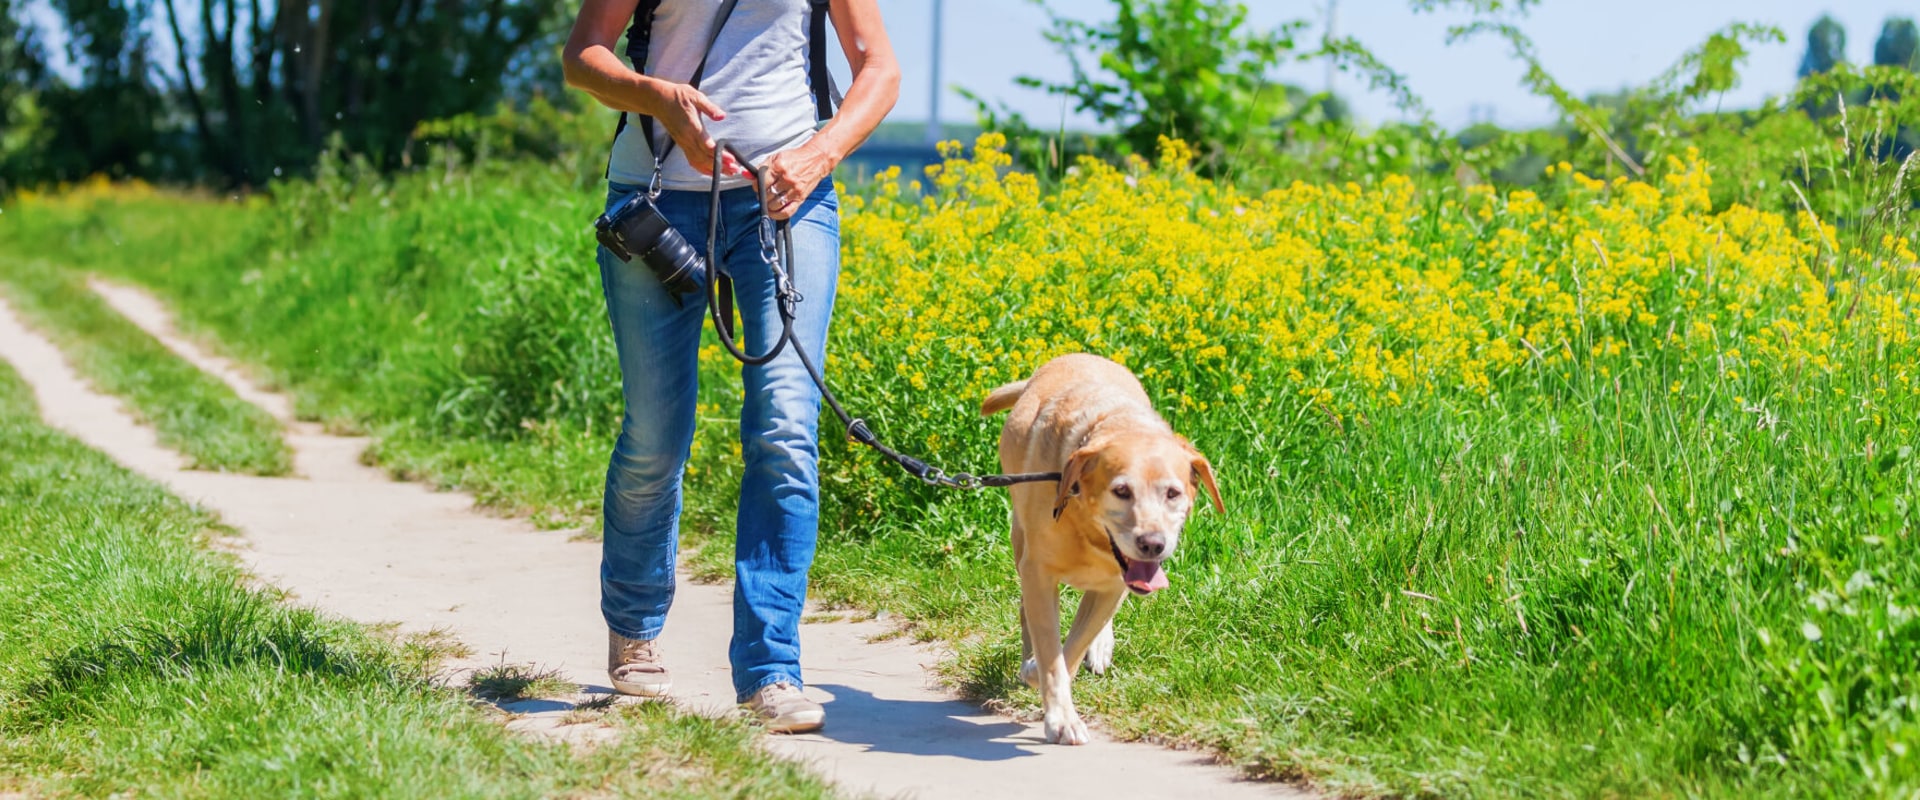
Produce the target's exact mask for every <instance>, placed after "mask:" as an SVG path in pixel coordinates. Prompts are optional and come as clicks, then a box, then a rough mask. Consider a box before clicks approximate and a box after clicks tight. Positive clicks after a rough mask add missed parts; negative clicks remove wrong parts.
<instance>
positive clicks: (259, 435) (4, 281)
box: [0, 250, 293, 475]
mask: <svg viewBox="0 0 1920 800" xmlns="http://www.w3.org/2000/svg"><path fill="white" fill-rule="evenodd" d="M26 252H34V251H32V250H27V251H26ZM0 293H4V295H5V296H6V297H7V298H8V299H9V300H11V301H12V303H13V305H14V307H15V308H16V309H17V310H18V311H19V312H20V313H21V314H23V315H25V317H26V318H27V320H28V322H29V323H30V324H32V325H33V326H34V327H35V328H37V329H39V330H40V331H42V332H44V333H46V334H47V335H48V336H49V337H50V338H52V339H53V340H54V342H55V343H56V344H57V345H58V346H59V347H60V349H61V350H62V351H63V352H65V353H66V355H67V358H68V359H69V360H71V361H72V362H73V364H74V366H75V368H77V369H78V370H79V371H80V373H81V374H82V375H84V376H85V377H86V378H87V379H88V380H90V381H92V382H93V384H94V386H95V387H96V388H98V389H100V390H101V391H104V392H107V393H110V394H114V395H118V396H119V397H121V398H122V399H124V400H125V401H126V403H127V407H128V408H129V410H131V411H132V412H133V413H134V415H135V416H136V417H138V418H139V419H141V420H142V421H145V422H146V423H147V424H149V425H151V426H153V428H154V430H155V431H157V432H158V433H159V436H160V442H161V443H162V444H164V445H166V446H167V447H169V448H172V449H173V450H175V451H178V452H180V453H183V454H185V455H186V456H187V459H188V461H189V463H190V465H191V466H192V467H193V468H195V469H208V470H218V471H222V472H245V473H250V474H255V475H284V474H286V473H287V472H288V471H289V470H291V469H292V466H293V454H292V451H291V450H289V449H288V448H287V444H286V442H285V441H284V440H282V439H281V436H280V424H279V423H278V422H276V421H274V419H273V417H271V416H269V415H268V414H267V413H266V412H265V411H262V410H260V409H259V408H256V407H255V406H253V404H251V403H248V402H246V401H244V400H241V399H240V398H239V397H238V396H236V395H235V394H234V393H233V390H232V389H231V388H229V387H228V386H227V385H226V384H224V383H221V382H220V380H219V379H217V378H214V377H213V376H211V375H208V374H206V373H204V372H202V371H201V370H200V369H199V368H197V367H195V366H193V365H192V364H189V363H187V362H186V361H185V360H184V359H181V358H180V357H179V356H177V355H175V354H174V353H173V351H171V350H168V349H167V348H166V346H165V345H162V344H160V343H159V342H158V341H155V340H154V339H153V337H151V336H148V335H147V333H146V332H145V331H143V330H140V328H139V327H137V326H135V325H134V324H133V323H131V322H128V321H127V320H126V318H124V317H122V316H120V313H119V312H117V311H115V310H114V309H113V308H112V307H111V306H109V305H107V303H106V301H104V300H102V299H101V298H100V297H99V296H98V295H96V294H94V292H93V290H92V289H90V288H88V287H87V284H86V277H85V275H84V274H83V273H80V272H78V271H75V270H71V269H65V268H62V267H60V266H57V265H55V264H54V263H52V262H51V261H48V260H46V259H43V258H36V257H27V256H22V255H19V254H17V253H16V252H15V251H11V250H10V251H8V252H6V253H0Z"/></svg>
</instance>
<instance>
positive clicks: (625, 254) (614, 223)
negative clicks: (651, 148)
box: [593, 191, 706, 294]
mask: <svg viewBox="0 0 1920 800" xmlns="http://www.w3.org/2000/svg"><path fill="white" fill-rule="evenodd" d="M652 195H653V193H652V192H650V191H646V192H635V193H634V195H633V196H632V197H630V198H627V200H626V202H623V203H621V204H620V205H618V206H615V207H614V208H613V209H612V210H611V211H608V212H607V213H605V214H601V215H600V218H599V219H596V220H594V221H593V230H594V238H597V239H599V240H600V243H601V244H603V245H606V248H607V249H608V250H610V251H612V252H613V254H614V255H616V256H619V257H620V260H622V261H627V262H631V261H633V260H634V258H635V257H636V256H637V257H638V258H639V259H640V262H641V263H643V264H646V265H647V268H648V269H650V270H653V274H654V276H655V277H658V278H659V279H660V284H661V285H662V286H665V287H667V291H669V292H672V293H674V294H693V293H695V292H698V291H700V283H699V281H698V280H697V279H696V276H697V275H699V274H700V273H701V272H702V271H704V270H705V269H706V259H703V258H701V257H700V254H699V253H697V252H694V249H693V245H691V244H688V243H687V240H686V237H683V236H681V235H680V232H679V231H676V230H674V229H673V226H672V225H671V224H668V222H667V218H666V217H665V216H663V215H661V213H660V209H659V208H657V207H655V206H654V204H653V196H652Z"/></svg>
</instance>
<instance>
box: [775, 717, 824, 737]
mask: <svg viewBox="0 0 1920 800" xmlns="http://www.w3.org/2000/svg"><path fill="white" fill-rule="evenodd" d="M765 724H766V726H767V730H768V731H769V732H771V733H812V732H814V731H817V730H820V729H821V728H824V727H827V715H826V714H825V713H824V712H823V713H820V714H808V715H805V716H802V717H800V718H798V719H788V720H774V721H769V722H767V723H765Z"/></svg>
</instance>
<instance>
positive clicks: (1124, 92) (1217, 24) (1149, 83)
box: [989, 0, 1331, 172]
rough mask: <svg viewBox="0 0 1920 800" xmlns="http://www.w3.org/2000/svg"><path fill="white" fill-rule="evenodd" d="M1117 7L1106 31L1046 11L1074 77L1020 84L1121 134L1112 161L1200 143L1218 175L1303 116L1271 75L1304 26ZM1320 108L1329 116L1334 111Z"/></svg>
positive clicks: (1189, 9)
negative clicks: (1162, 143) (1060, 99)
mask: <svg viewBox="0 0 1920 800" xmlns="http://www.w3.org/2000/svg"><path fill="white" fill-rule="evenodd" d="M1036 2H1040V3H1042V5H1043V6H1044V0H1036ZM1114 2H1115V6H1116V7H1117V11H1118V16H1117V18H1116V19H1114V20H1113V21H1111V22H1102V23H1089V22H1084V21H1081V20H1076V19H1071V18H1067V17H1063V16H1061V15H1060V14H1059V13H1057V12H1055V11H1053V10H1052V9H1051V8H1048V13H1049V15H1051V17H1052V29H1051V30H1049V31H1048V32H1047V34H1046V36H1047V40H1048V41H1050V42H1052V43H1053V44H1054V45H1055V47H1057V48H1058V49H1059V50H1060V51H1061V52H1062V53H1064V54H1066V55H1067V57H1068V60H1069V63H1070V64H1071V65H1072V69H1073V77H1072V79H1071V80H1070V81H1068V82H1065V83H1049V82H1046V81H1043V80H1040V79H1038V78H1033V77H1021V78H1019V79H1018V81H1019V83H1020V85H1022V86H1027V87H1030V88H1037V89H1043V90H1045V91H1047V92H1048V93H1051V94H1057V95H1061V96H1064V97H1066V98H1068V99H1070V100H1072V101H1073V104H1074V108H1075V110H1078V111H1083V112H1086V113H1089V114H1092V115H1093V116H1094V118H1096V119H1098V120H1100V121H1101V122H1102V123H1105V124H1109V125H1112V126H1114V127H1115V128H1116V129H1117V131H1118V137H1117V140H1116V141H1115V142H1114V145H1115V146H1116V147H1117V149H1113V150H1109V151H1108V153H1107V154H1108V155H1118V154H1125V153H1138V154H1150V153H1153V152H1156V150H1157V147H1158V141H1159V138H1160V137H1162V136H1166V137H1171V138H1176V139H1181V140H1184V141H1188V142H1193V143H1196V145H1197V146H1198V147H1200V148H1201V151H1200V153H1199V158H1200V164H1201V166H1202V168H1203V169H1206V170H1208V171H1210V172H1211V171H1218V170H1221V169H1224V168H1225V167H1226V166H1227V164H1228V162H1229V161H1230V160H1231V159H1232V158H1235V157H1237V156H1238V155H1239V154H1241V153H1243V152H1244V151H1246V150H1248V149H1251V148H1259V147H1264V146H1265V143H1266V142H1268V141H1271V139H1272V137H1273V132H1274V129H1275V125H1276V123H1279V122H1280V121H1282V120H1283V118H1284V117H1285V116H1286V115H1287V114H1289V113H1290V112H1293V111H1295V110H1296V108H1297V107H1296V105H1295V103H1294V102H1293V98H1290V97H1289V92H1288V89H1287V87H1285V86H1283V85H1281V84H1278V83H1276V82H1275V81H1274V80H1273V75H1272V73H1273V71H1274V69H1275V68H1277V67H1278V66H1279V65H1280V64H1281V63H1282V62H1283V61H1285V60H1287V59H1288V58H1289V57H1290V56H1291V54H1292V52H1293V51H1294V49H1295V42H1294V35H1295V34H1296V33H1297V32H1298V31H1299V30H1300V28H1301V27H1302V26H1303V25H1304V23H1298V22H1296V23H1290V24H1288V25H1285V26H1282V27H1281V28H1280V29H1279V30H1275V31H1271V32H1264V33H1263V32H1248V31H1246V30H1244V27H1245V23H1246V14H1247V11H1246V8H1245V6H1243V5H1241V4H1240V3H1238V2H1231V1H1230V0H1114ZM1089 62H1091V63H1089ZM1318 107H1319V108H1320V109H1321V116H1323V117H1325V116H1330V114H1329V113H1328V110H1329V109H1330V108H1331V107H1330V106H1327V105H1325V104H1321V105H1319V106H1318ZM989 121H990V122H992V121H993V118H992V117H991V116H989ZM1022 122H1024V121H1022ZM1001 127H1005V126H1004V125H1002V126H1001Z"/></svg>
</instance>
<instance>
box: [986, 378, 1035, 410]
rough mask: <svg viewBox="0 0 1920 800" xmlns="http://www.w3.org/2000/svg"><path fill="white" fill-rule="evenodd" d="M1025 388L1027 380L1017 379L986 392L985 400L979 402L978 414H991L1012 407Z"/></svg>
mask: <svg viewBox="0 0 1920 800" xmlns="http://www.w3.org/2000/svg"><path fill="white" fill-rule="evenodd" d="M1026 390H1027V382H1026V381H1017V382H1014V383H1009V384H1007V385H1005V386H1002V387H1000V388H998V389H995V390H993V391H991V392H988V393H987V399H986V402H983V403H981V404H980V416H983V417H987V416H992V415H994V414H998V413H1000V412H1002V411H1005V410H1007V409H1009V408H1012V407H1013V404H1014V402H1015V401H1017V400H1019V399H1020V395H1021V393H1023V392H1025V391H1026Z"/></svg>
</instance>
